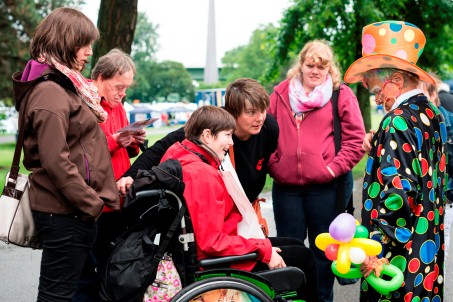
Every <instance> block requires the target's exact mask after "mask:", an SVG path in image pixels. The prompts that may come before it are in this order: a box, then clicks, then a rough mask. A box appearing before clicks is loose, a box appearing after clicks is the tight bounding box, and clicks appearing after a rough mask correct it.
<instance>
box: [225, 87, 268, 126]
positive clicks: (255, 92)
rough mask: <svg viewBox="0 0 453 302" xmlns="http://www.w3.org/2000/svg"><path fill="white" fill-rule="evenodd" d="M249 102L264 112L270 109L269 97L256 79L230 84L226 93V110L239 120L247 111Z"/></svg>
mask: <svg viewBox="0 0 453 302" xmlns="http://www.w3.org/2000/svg"><path fill="white" fill-rule="evenodd" d="M247 102H249V103H250V105H252V107H253V108H254V109H259V110H260V111H262V112H263V111H266V110H267V108H269V103H270V102H269V95H268V93H267V91H266V89H264V87H263V86H261V84H260V83H258V81H256V80H254V79H249V78H242V79H237V80H236V81H234V82H233V83H230V85H228V87H227V89H226V92H225V110H226V111H228V112H229V113H230V114H231V115H232V116H234V118H237V117H238V116H239V115H241V113H242V112H243V111H244V110H245V109H246V107H247Z"/></svg>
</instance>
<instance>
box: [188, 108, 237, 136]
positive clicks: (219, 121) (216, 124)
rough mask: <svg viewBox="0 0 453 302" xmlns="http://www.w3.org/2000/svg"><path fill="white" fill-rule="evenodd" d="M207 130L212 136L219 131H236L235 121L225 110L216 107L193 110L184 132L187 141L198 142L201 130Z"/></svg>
mask: <svg viewBox="0 0 453 302" xmlns="http://www.w3.org/2000/svg"><path fill="white" fill-rule="evenodd" d="M205 129H209V130H210V131H211V134H212V135H213V136H216V135H217V133H219V132H221V131H228V130H233V131H234V130H236V121H235V120H234V118H233V117H232V116H231V114H229V113H228V112H227V111H226V110H225V109H222V108H220V107H216V106H202V107H200V108H198V109H197V110H195V111H194V112H193V113H192V114H191V116H190V118H189V120H188V121H187V123H186V125H185V126H184V132H185V134H186V138H187V139H188V140H192V141H193V140H198V139H199V138H200V136H201V134H202V133H203V130H205Z"/></svg>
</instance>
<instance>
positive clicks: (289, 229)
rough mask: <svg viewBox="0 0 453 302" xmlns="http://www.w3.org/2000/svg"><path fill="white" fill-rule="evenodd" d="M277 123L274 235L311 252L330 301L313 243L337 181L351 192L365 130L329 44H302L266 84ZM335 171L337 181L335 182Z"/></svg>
mask: <svg viewBox="0 0 453 302" xmlns="http://www.w3.org/2000/svg"><path fill="white" fill-rule="evenodd" d="M338 89H340V93H339V97H338V115H339V119H340V124H341V148H340V150H339V152H338V153H336V152H335V143H334V129H333V108H332V102H331V99H332V95H333V91H334V90H338ZM269 113H271V114H272V115H273V116H274V117H275V118H276V120H277V123H278V125H279V128H280V135H279V138H278V145H277V150H276V151H275V153H274V154H273V155H272V156H271V157H270V160H269V173H270V175H271V176H272V178H273V179H274V184H273V188H272V198H273V206H274V215H275V222H276V226H277V236H278V237H280V236H283V237H295V238H299V239H302V240H305V238H306V236H307V230H308V239H309V243H310V248H311V249H312V250H313V251H314V252H315V255H316V261H317V268H318V293H319V300H320V301H332V300H333V282H334V276H333V274H332V271H331V269H330V265H331V262H330V261H329V260H328V259H327V258H326V257H325V255H324V253H323V252H322V251H321V250H319V249H318V248H317V247H316V246H315V244H314V241H315V238H316V236H317V235H318V234H320V233H325V232H328V231H329V225H330V223H331V222H332V221H333V219H334V218H335V217H336V216H337V214H338V212H337V206H336V203H337V188H338V187H339V183H340V182H341V185H342V186H344V192H345V196H344V200H345V201H348V200H349V198H350V196H351V194H352V187H353V179H352V173H351V170H352V168H353V167H354V166H355V165H356V164H357V163H358V162H359V161H360V159H361V158H362V156H363V151H362V150H361V145H362V141H363V138H364V136H365V130H364V125H363V120H362V116H361V112H360V109H359V105H358V102H357V98H356V97H355V95H354V93H353V92H352V90H351V89H350V88H349V87H348V86H346V85H344V84H341V75H340V71H339V69H338V67H337V66H336V64H335V60H334V56H333V52H332V49H331V48H330V47H329V46H328V45H327V43H325V42H324V41H318V40H317V41H312V42H309V43H307V44H306V45H305V46H304V48H303V49H302V51H301V52H300V54H299V58H298V61H297V63H296V64H295V65H294V67H292V68H291V69H290V70H289V71H288V74H287V79H286V80H284V81H283V82H281V83H280V84H279V85H278V86H276V87H275V88H274V92H273V93H272V95H271V104H270V108H269ZM340 178H344V180H341V181H340Z"/></svg>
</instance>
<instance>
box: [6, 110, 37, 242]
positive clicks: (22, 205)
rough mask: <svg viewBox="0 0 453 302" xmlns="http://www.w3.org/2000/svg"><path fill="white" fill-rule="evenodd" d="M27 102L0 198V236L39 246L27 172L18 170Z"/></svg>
mask: <svg viewBox="0 0 453 302" xmlns="http://www.w3.org/2000/svg"><path fill="white" fill-rule="evenodd" d="M26 107H27V103H25V104H22V106H21V108H20V116H21V127H20V129H19V136H18V138H17V143H16V149H15V151H14V158H13V163H12V165H11V169H10V172H9V173H8V174H7V175H6V181H5V187H4V188H3V192H2V196H1V198H0V240H2V241H4V242H6V243H12V244H15V245H18V246H22V247H30V248H33V249H40V248H41V245H42V241H41V238H40V237H39V236H38V232H37V229H36V227H35V222H34V220H33V216H32V213H31V209H30V203H29V199H28V189H29V183H28V175H26V174H20V173H19V161H20V156H21V152H22V144H23V140H24V122H25V112H26V111H25V110H26Z"/></svg>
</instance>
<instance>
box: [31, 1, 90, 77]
mask: <svg viewBox="0 0 453 302" xmlns="http://www.w3.org/2000/svg"><path fill="white" fill-rule="evenodd" d="M97 39H99V31H98V29H97V28H96V26H95V25H94V24H93V22H91V20H90V19H89V18H88V17H87V16H85V15H84V14H83V13H82V12H80V11H78V10H76V9H73V8H69V7H60V8H57V9H55V10H54V11H52V12H51V13H50V14H49V15H48V16H47V17H45V18H44V20H42V21H41V23H39V25H38V27H37V28H36V30H35V33H34V35H33V38H32V41H31V44H30V55H31V57H32V58H33V59H35V60H36V59H38V58H39V57H40V56H41V55H44V54H45V55H46V56H49V57H52V58H54V59H55V60H56V61H58V62H59V63H61V64H63V65H65V66H66V67H68V68H70V69H77V68H80V66H79V63H78V62H77V58H76V55H77V51H79V49H80V48H82V47H84V46H87V45H89V44H90V43H93V42H94V41H96V40H97Z"/></svg>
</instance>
